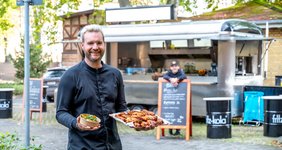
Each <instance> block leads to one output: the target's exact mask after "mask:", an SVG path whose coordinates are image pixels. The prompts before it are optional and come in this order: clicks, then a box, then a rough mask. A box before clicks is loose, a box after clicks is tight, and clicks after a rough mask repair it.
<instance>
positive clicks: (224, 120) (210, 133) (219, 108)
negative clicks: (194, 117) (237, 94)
mask: <svg viewBox="0 0 282 150" xmlns="http://www.w3.org/2000/svg"><path fill="white" fill-rule="evenodd" d="M233 99H234V98H233V97H212V98H204V100H205V101H206V104H207V105H206V106H207V116H206V124H207V137H208V138H212V139H221V138H231V101H230V100H233Z"/></svg>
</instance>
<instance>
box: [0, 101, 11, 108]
mask: <svg viewBox="0 0 282 150" xmlns="http://www.w3.org/2000/svg"><path fill="white" fill-rule="evenodd" d="M8 108H10V104H9V103H6V102H5V101H4V103H3V104H0V109H8Z"/></svg>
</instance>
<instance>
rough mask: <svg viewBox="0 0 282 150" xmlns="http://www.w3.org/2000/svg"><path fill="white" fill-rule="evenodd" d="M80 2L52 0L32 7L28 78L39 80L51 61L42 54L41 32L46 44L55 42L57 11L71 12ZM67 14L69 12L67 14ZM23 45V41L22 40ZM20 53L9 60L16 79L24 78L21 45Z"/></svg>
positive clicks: (78, 0) (76, 0)
mask: <svg viewBox="0 0 282 150" xmlns="http://www.w3.org/2000/svg"><path fill="white" fill-rule="evenodd" d="M79 4H80V0H60V1H58V2H56V3H55V2H52V0H45V1H44V4H43V5H39V6H33V7H32V12H33V14H31V16H32V22H33V23H31V24H32V37H33V38H32V39H33V40H31V42H30V43H31V44H30V77H31V78H39V77H41V76H42V75H43V73H44V72H45V71H46V68H47V67H48V65H49V64H50V62H51V60H50V59H49V57H48V56H47V55H46V54H43V53H42V42H41V34H42V32H43V33H44V35H46V36H47V37H48V39H49V41H50V42H49V43H48V44H52V43H54V42H55V41H56V33H57V32H58V31H57V29H58V28H57V22H58V20H60V19H61V17H59V14H58V11H60V10H62V8H63V7H66V8H67V9H70V10H73V9H77V7H78V6H79ZM67 13H68V14H69V13H70V12H67ZM46 24H48V26H47V29H45V30H43V26H44V25H46ZM22 43H23V40H22ZM21 48H22V49H21V51H19V52H17V53H16V58H15V59H13V58H11V60H12V62H13V64H14V67H15V68H16V77H17V78H18V79H23V78H24V50H23V49H24V47H23V44H22V45H21Z"/></svg>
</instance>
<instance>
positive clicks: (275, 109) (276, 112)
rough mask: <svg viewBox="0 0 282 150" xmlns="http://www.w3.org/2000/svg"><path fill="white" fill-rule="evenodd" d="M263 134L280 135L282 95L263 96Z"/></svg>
mask: <svg viewBox="0 0 282 150" xmlns="http://www.w3.org/2000/svg"><path fill="white" fill-rule="evenodd" d="M263 98H264V121H265V122H264V124H263V135H264V136H268V137H279V136H282V95H281V96H264V97H263Z"/></svg>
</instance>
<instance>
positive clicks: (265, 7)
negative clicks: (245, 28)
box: [188, 1, 282, 21]
mask: <svg viewBox="0 0 282 150" xmlns="http://www.w3.org/2000/svg"><path fill="white" fill-rule="evenodd" d="M230 18H238V19H245V20H248V21H258V20H281V19H282V7H281V6H276V5H269V4H267V3H263V2H259V1H251V2H248V3H241V4H239V5H235V6H232V7H228V8H225V9H221V10H217V11H213V12H208V13H204V14H202V15H198V16H193V17H189V18H188V19H189V20H218V19H230Z"/></svg>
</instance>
